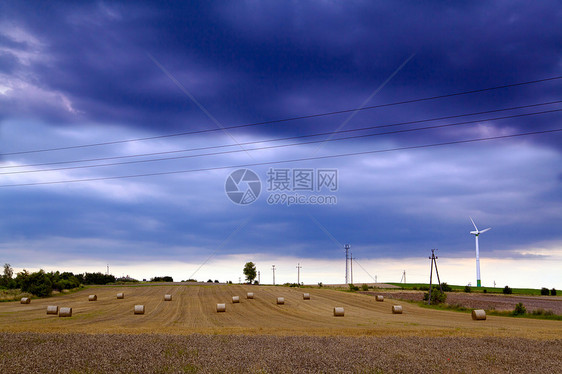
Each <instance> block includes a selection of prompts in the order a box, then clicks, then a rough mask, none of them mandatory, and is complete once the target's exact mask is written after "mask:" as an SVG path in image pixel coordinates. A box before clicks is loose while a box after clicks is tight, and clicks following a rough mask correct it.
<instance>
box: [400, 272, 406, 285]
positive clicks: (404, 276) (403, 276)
mask: <svg viewBox="0 0 562 374" xmlns="http://www.w3.org/2000/svg"><path fill="white" fill-rule="evenodd" d="M402 281H404V283H406V270H404V272H403V273H402V278H400V283H402Z"/></svg>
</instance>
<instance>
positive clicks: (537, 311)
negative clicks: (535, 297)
mask: <svg viewBox="0 0 562 374" xmlns="http://www.w3.org/2000/svg"><path fill="white" fill-rule="evenodd" d="M531 314H532V315H534V316H553V315H554V312H553V311H552V310H550V309H548V310H545V309H543V308H538V309H535V310H533V311H532V312H531Z"/></svg>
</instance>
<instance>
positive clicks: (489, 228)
mask: <svg viewBox="0 0 562 374" xmlns="http://www.w3.org/2000/svg"><path fill="white" fill-rule="evenodd" d="M491 229H492V228H491V227H488V228H487V229H484V230H482V231H480V234H482V233H483V232H486V231H488V230H491Z"/></svg>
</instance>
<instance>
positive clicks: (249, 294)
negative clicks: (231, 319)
mask: <svg viewBox="0 0 562 374" xmlns="http://www.w3.org/2000/svg"><path fill="white" fill-rule="evenodd" d="M253 298H254V293H253V292H248V293H247V294H246V299H253Z"/></svg>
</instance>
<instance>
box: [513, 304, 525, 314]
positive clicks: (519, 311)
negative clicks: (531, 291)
mask: <svg viewBox="0 0 562 374" xmlns="http://www.w3.org/2000/svg"><path fill="white" fill-rule="evenodd" d="M525 313H527V309H526V308H525V306H524V305H523V303H518V304H517V305H515V309H513V312H512V313H511V314H513V315H514V316H522V315H523V314H525Z"/></svg>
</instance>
